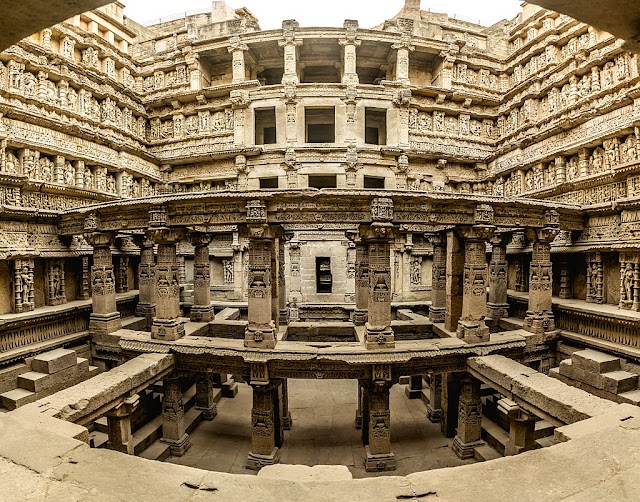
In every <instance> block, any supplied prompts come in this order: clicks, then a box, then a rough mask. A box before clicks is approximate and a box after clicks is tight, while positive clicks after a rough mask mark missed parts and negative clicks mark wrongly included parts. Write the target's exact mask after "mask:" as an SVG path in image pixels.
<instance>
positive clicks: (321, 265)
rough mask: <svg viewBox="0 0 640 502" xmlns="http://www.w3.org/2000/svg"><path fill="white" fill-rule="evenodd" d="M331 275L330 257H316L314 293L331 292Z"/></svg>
mask: <svg viewBox="0 0 640 502" xmlns="http://www.w3.org/2000/svg"><path fill="white" fill-rule="evenodd" d="M332 288H333V276H332V275H331V258H327V257H324V256H317V257H316V293H331V289H332Z"/></svg>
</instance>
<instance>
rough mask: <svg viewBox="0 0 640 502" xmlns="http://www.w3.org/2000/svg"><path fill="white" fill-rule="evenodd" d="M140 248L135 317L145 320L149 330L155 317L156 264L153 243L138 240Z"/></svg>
mask: <svg viewBox="0 0 640 502" xmlns="http://www.w3.org/2000/svg"><path fill="white" fill-rule="evenodd" d="M137 244H138V246H139V247H140V265H138V289H139V299H138V306H137V307H136V315H137V316H138V317H145V318H146V319H147V328H148V329H151V324H152V323H153V318H154V317H155V315H156V304H155V300H154V294H155V277H156V272H155V268H156V262H155V258H154V255H153V241H152V240H150V239H147V238H146V237H140V238H138V242H137Z"/></svg>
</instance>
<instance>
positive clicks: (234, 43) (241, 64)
mask: <svg viewBox="0 0 640 502" xmlns="http://www.w3.org/2000/svg"><path fill="white" fill-rule="evenodd" d="M228 49H229V52H230V53H231V56H232V64H233V69H232V72H233V77H232V78H233V80H232V81H231V83H233V84H237V83H240V82H244V81H245V78H246V70H245V60H244V53H245V51H248V50H249V46H248V45H247V44H243V43H242V41H241V40H240V37H239V36H238V35H232V36H231V38H230V39H229V47H228Z"/></svg>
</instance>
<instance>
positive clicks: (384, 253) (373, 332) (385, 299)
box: [365, 240, 395, 348]
mask: <svg viewBox="0 0 640 502" xmlns="http://www.w3.org/2000/svg"><path fill="white" fill-rule="evenodd" d="M368 256H369V300H368V311H369V319H368V321H367V323H366V325H365V326H366V346H367V348H388V347H393V346H395V342H394V340H393V331H392V329H391V243H390V241H389V240H377V241H370V242H368Z"/></svg>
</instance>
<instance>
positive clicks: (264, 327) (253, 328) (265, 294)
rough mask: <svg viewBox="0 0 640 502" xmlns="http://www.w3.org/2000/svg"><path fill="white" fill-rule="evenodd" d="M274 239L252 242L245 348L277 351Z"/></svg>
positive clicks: (253, 239)
mask: <svg viewBox="0 0 640 502" xmlns="http://www.w3.org/2000/svg"><path fill="white" fill-rule="evenodd" d="M273 242H274V240H273V239H264V238H263V239H261V238H251V237H250V240H249V273H248V277H247V279H248V284H247V289H248V305H249V306H248V317H249V319H248V321H249V323H248V326H247V330H246V332H245V340H244V345H245V347H261V348H274V347H275V344H276V326H275V322H274V321H273V292H272V270H271V267H272V252H273V247H274V246H273Z"/></svg>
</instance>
